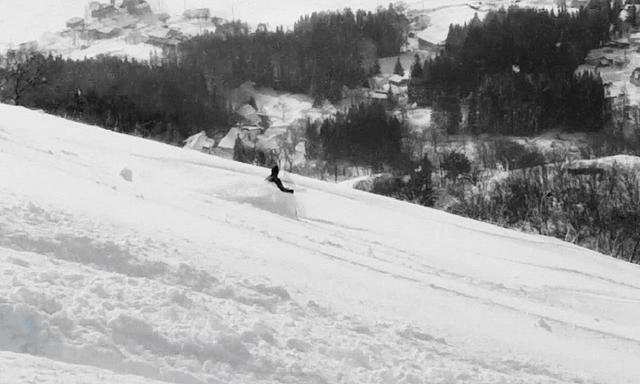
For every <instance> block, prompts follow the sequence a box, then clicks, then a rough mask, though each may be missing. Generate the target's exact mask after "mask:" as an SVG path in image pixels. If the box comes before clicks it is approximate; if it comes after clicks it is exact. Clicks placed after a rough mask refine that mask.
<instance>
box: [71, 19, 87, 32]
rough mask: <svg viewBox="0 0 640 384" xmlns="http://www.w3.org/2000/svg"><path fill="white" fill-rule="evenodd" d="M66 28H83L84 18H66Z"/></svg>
mask: <svg viewBox="0 0 640 384" xmlns="http://www.w3.org/2000/svg"><path fill="white" fill-rule="evenodd" d="M67 28H69V29H77V30H79V29H83V28H84V19H83V18H82V17H73V18H71V19H69V20H67Z"/></svg>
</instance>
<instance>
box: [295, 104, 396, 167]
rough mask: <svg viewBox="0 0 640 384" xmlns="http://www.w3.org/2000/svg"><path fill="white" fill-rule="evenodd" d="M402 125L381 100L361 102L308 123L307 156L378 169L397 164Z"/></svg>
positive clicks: (333, 162) (330, 161)
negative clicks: (326, 117)
mask: <svg viewBox="0 0 640 384" xmlns="http://www.w3.org/2000/svg"><path fill="white" fill-rule="evenodd" d="M404 129H405V126H404V125H403V124H402V123H401V122H400V121H399V120H398V119H397V118H396V117H393V116H388V115H387V112H386V106H385V105H384V104H382V103H373V104H360V105H357V106H353V107H351V108H350V109H349V110H348V111H347V112H344V113H343V112H338V113H337V115H336V116H335V118H331V119H325V120H324V121H323V122H322V124H320V125H319V126H318V124H310V123H309V124H308V125H307V135H306V136H307V143H308V145H307V146H308V147H309V152H308V155H309V156H310V157H312V158H320V159H322V160H325V161H328V162H329V163H332V164H335V163H337V162H339V161H347V162H351V163H353V164H359V165H367V166H370V167H372V168H373V169H374V170H381V169H382V166H383V165H385V164H386V165H396V166H397V165H399V163H400V161H401V160H402V156H401V149H402V148H401V147H402V141H401V140H402V137H403V136H405V133H404V132H403V130H404Z"/></svg>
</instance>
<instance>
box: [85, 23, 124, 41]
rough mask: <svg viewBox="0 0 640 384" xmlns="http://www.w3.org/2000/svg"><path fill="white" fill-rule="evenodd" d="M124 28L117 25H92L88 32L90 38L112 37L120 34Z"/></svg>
mask: <svg viewBox="0 0 640 384" xmlns="http://www.w3.org/2000/svg"><path fill="white" fill-rule="evenodd" d="M121 33H122V29H120V28H117V27H96V26H94V27H91V28H89V29H87V31H86V34H87V37H88V39H89V40H103V39H111V38H114V37H118V36H120V34H121Z"/></svg>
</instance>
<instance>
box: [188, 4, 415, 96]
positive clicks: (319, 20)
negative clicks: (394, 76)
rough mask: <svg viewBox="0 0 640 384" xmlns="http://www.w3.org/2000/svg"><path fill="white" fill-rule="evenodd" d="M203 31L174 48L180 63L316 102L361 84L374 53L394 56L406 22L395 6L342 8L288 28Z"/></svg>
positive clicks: (229, 81) (226, 83) (224, 80)
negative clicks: (371, 9)
mask: <svg viewBox="0 0 640 384" xmlns="http://www.w3.org/2000/svg"><path fill="white" fill-rule="evenodd" d="M243 30H244V29H242V28H236V29H235V30H233V31H232V32H230V33H227V34H226V35H225V36H224V38H220V36H219V35H217V34H216V35H213V34H209V35H203V36H199V37H196V38H193V39H191V40H190V41H188V42H186V43H184V44H182V45H181V47H180V54H179V56H180V60H181V62H182V63H184V65H185V66H189V67H195V68H201V69H206V71H207V76H208V77H209V78H211V79H212V81H214V82H215V83H216V84H217V86H218V87H221V88H224V87H235V86H238V85H239V84H241V83H243V82H245V81H247V80H251V81H254V82H255V83H256V84H257V85H258V86H263V87H272V88H275V89H277V90H284V91H289V92H297V93H308V94H310V95H311V96H313V97H314V99H315V100H316V101H317V102H321V101H323V100H325V99H329V100H330V101H333V102H335V101H337V100H339V99H340V98H341V95H342V89H343V86H347V87H350V88H353V87H356V86H360V85H363V84H364V83H365V82H366V79H367V77H368V75H369V74H370V73H371V72H372V71H374V68H375V66H376V59H377V58H378V57H385V56H392V55H397V54H398V53H399V52H400V48H401V46H402V45H403V44H404V43H405V42H406V37H407V31H408V20H407V19H406V17H405V16H404V15H403V14H402V13H400V12H399V11H397V10H395V9H394V8H393V6H389V8H388V9H379V10H377V11H376V12H374V13H372V12H365V11H357V12H355V13H353V12H352V11H351V10H349V9H346V10H345V11H344V12H340V13H336V12H329V13H314V14H312V15H311V16H305V17H303V18H301V19H300V20H299V21H298V22H297V23H296V24H295V26H294V28H293V30H292V31H287V32H285V31H284V30H283V29H282V28H278V29H277V30H276V31H275V32H267V31H258V32H256V33H251V34H248V33H243V32H242V31H243Z"/></svg>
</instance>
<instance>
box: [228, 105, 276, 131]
mask: <svg viewBox="0 0 640 384" xmlns="http://www.w3.org/2000/svg"><path fill="white" fill-rule="evenodd" d="M236 115H237V116H238V118H239V119H240V121H239V124H240V125H241V126H254V127H260V128H262V129H264V128H269V126H270V125H271V119H270V118H269V115H267V113H266V112H265V111H264V109H256V108H255V107H254V106H253V105H251V104H243V105H241V106H240V107H239V108H238V109H236Z"/></svg>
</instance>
